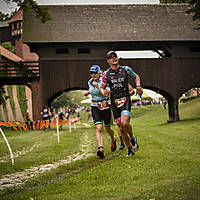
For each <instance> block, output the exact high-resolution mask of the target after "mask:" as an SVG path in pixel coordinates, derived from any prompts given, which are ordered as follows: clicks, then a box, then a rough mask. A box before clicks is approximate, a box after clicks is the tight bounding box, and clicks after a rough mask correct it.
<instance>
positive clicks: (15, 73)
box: [0, 61, 40, 83]
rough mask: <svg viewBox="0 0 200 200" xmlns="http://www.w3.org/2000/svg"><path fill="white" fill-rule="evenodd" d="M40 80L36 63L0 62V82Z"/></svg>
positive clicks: (38, 66) (37, 63) (38, 67)
mask: <svg viewBox="0 0 200 200" xmlns="http://www.w3.org/2000/svg"><path fill="white" fill-rule="evenodd" d="M39 78H40V65H39V62H38V61H26V62H18V63H8V62H0V82H1V83H2V82H3V83H10V82H11V83H12V82H20V81H21V82H23V83H24V82H33V81H38V80H39Z"/></svg>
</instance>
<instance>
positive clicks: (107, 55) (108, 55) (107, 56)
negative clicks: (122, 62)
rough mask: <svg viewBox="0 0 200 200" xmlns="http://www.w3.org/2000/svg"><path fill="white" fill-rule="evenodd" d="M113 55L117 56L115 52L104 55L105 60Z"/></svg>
mask: <svg viewBox="0 0 200 200" xmlns="http://www.w3.org/2000/svg"><path fill="white" fill-rule="evenodd" d="M113 54H115V55H116V56H117V54H116V52H115V51H109V52H108V53H107V54H106V58H107V59H109V58H110V57H111V55H113Z"/></svg>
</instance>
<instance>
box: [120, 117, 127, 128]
mask: <svg viewBox="0 0 200 200" xmlns="http://www.w3.org/2000/svg"><path fill="white" fill-rule="evenodd" d="M121 125H122V126H123V127H127V126H129V116H122V117H121Z"/></svg>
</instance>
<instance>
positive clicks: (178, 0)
mask: <svg viewBox="0 0 200 200" xmlns="http://www.w3.org/2000/svg"><path fill="white" fill-rule="evenodd" d="M189 1H190V0H160V3H189Z"/></svg>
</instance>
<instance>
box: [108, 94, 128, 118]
mask: <svg viewBox="0 0 200 200" xmlns="http://www.w3.org/2000/svg"><path fill="white" fill-rule="evenodd" d="M111 107H112V111H113V115H114V119H115V121H116V120H117V119H119V118H120V117H121V115H123V113H124V114H128V115H130V111H131V99H130V97H127V99H126V102H125V103H124V105H123V106H121V107H119V108H118V107H117V106H116V105H115V102H114V100H112V101H111ZM127 111H128V112H127Z"/></svg>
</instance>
